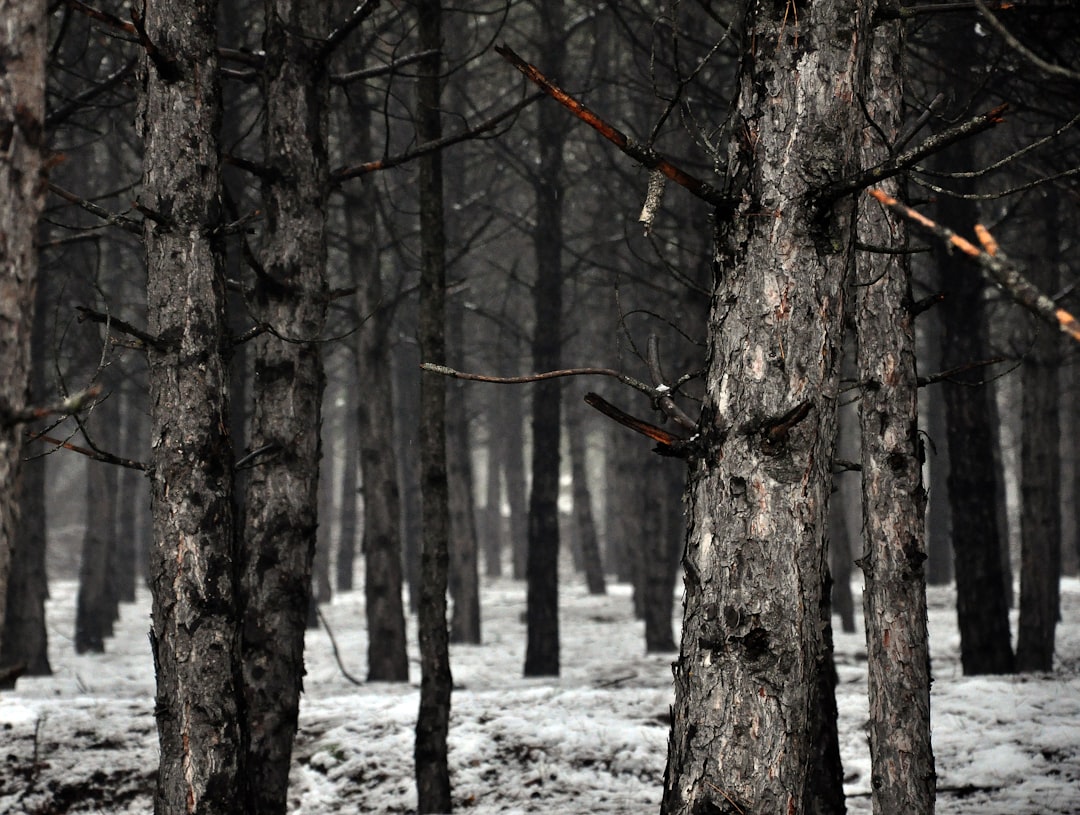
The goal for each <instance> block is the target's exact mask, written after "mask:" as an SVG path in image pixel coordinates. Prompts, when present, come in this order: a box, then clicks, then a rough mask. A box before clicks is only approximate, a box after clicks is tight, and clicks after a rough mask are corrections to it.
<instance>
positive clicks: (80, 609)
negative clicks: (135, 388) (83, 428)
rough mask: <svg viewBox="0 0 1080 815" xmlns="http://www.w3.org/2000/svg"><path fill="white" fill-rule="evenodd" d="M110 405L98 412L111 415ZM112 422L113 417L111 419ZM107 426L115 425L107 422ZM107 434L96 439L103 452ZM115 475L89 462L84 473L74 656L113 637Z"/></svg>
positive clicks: (111, 469)
mask: <svg viewBox="0 0 1080 815" xmlns="http://www.w3.org/2000/svg"><path fill="white" fill-rule="evenodd" d="M111 407H113V405H112V404H109V405H105V404H103V405H99V406H98V408H97V409H98V410H101V411H108V412H110V413H111V412H112V411H111V410H110V408H111ZM110 418H112V417H110ZM105 424H106V425H113V426H115V425H114V422H113V421H107V422H106V423H105ZM103 429H104V428H103ZM110 435H112V434H110V433H103V434H102V437H101V438H99V439H97V441H98V442H99V443H101V444H102V445H104V449H106V450H115V449H116V447H115V445H112V444H110V443H109V440H108V437H109V436H110ZM118 475H119V474H118V472H117V469H116V467H114V466H113V465H111V464H99V463H98V462H91V463H90V464H89V466H88V467H87V473H86V530H85V532H84V534H83V545H82V558H81V561H80V565H79V593H78V597H77V599H76V607H75V653H77V654H85V653H87V652H90V653H96V654H100V653H103V652H104V651H105V640H106V639H108V638H109V637H111V636H112V633H113V619H114V616H113V613H114V611H115V610H116V602H117V601H116V595H115V591H114V588H115V586H114V582H113V573H112V572H113V568H114V567H115V561H116V482H117V476H118Z"/></svg>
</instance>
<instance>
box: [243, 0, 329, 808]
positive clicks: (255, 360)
mask: <svg viewBox="0 0 1080 815" xmlns="http://www.w3.org/2000/svg"><path fill="white" fill-rule="evenodd" d="M264 13H265V21H266V30H265V33H264V35H263V45H264V49H265V52H266V58H265V60H266V61H265V65H264V67H263V92H264V95H265V100H266V111H265V121H264V130H263V150H264V161H265V163H266V164H267V166H268V167H270V168H271V169H272V171H273V172H272V174H270V175H268V177H267V178H266V179H265V181H264V186H263V206H264V207H265V211H266V226H265V232H264V235H263V244H262V249H261V255H260V264H261V268H260V269H259V271H258V273H257V280H256V283H255V287H254V290H253V292H252V295H251V298H250V305H251V309H252V314H253V316H254V318H255V319H256V320H257V321H258V322H259V323H260V324H262V325H263V326H265V327H266V331H265V332H264V333H263V334H261V335H260V336H259V337H257V338H256V340H255V342H254V345H253V347H252V349H251V350H250V354H251V360H252V365H253V368H254V377H253V380H252V389H251V397H252V402H253V405H254V412H253V414H252V418H251V428H250V447H251V449H252V451H253V452H257V451H265V452H263V453H262V454H261V457H260V458H259V459H257V460H256V461H255V462H254V466H252V467H251V468H250V469H249V470H248V471H247V477H246V490H245V496H244V511H245V515H244V528H243V530H242V544H241V550H242V555H241V578H240V579H241V591H242V598H243V625H242V645H243V681H244V701H245V710H244V714H245V715H244V725H245V728H246V736H247V739H248V753H247V760H248V773H249V778H250V784H251V792H250V795H251V804H252V807H253V809H254V811H255V812H258V813H260V815H262V814H263V813H266V814H267V815H269V814H270V813H283V812H285V809H286V796H287V791H288V780H289V766H290V762H291V754H292V744H293V737H294V735H295V733H296V723H297V714H298V709H299V701H300V687H301V677H302V676H303V672H304V662H303V653H304V629H305V626H306V622H307V617H308V612H309V601H310V597H311V594H310V592H311V581H312V563H313V559H314V556H315V547H316V539H317V528H318V511H319V464H320V458H321V455H322V449H321V440H320V425H321V402H322V391H323V384H324V381H323V365H322V357H321V345H320V343H321V341H322V339H323V329H324V326H325V322H326V302H327V297H326V292H327V282H326V195H327V191H328V188H329V185H328V180H327V179H328V170H327V156H326V97H327V88H328V77H327V74H326V71H325V66H324V65H323V62H322V58H321V57H320V56H319V55H318V52H319V48H320V46H321V39H320V38H321V37H322V36H324V35H325V33H326V30H327V28H326V22H325V13H326V9H325V6H324V5H323V4H321V3H318V2H314V1H313V0H267V2H266V4H265V6H264Z"/></svg>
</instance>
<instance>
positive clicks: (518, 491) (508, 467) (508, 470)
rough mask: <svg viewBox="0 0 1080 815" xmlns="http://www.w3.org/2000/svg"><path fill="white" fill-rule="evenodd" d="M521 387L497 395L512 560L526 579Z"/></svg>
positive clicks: (516, 574) (517, 573) (515, 573)
mask: <svg viewBox="0 0 1080 815" xmlns="http://www.w3.org/2000/svg"><path fill="white" fill-rule="evenodd" d="M524 393H525V392H524V389H521V388H500V389H499V391H498V396H497V397H496V398H497V399H498V400H499V404H500V405H501V410H502V415H503V417H504V419H505V422H506V424H505V425H504V426H503V429H504V434H503V436H502V438H501V444H500V448H499V450H500V455H499V460H500V461H501V462H502V468H503V481H504V483H505V485H506V503H507V504H509V505H510V563H511V572H512V574H513V576H514V579H515V580H524V579H525V561H526V556H527V554H528V549H529V500H528V490H527V487H526V482H525V413H526V411H525V395H524Z"/></svg>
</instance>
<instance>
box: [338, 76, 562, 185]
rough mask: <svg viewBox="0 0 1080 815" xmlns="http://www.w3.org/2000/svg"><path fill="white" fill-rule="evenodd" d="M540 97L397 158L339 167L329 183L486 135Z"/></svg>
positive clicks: (529, 98) (394, 164)
mask: <svg viewBox="0 0 1080 815" xmlns="http://www.w3.org/2000/svg"><path fill="white" fill-rule="evenodd" d="M542 97H543V94H542V93H534V94H533V95H532V96H526V97H525V98H524V99H522V100H520V101H519V102H518V103H517V104H515V105H513V106H511V107H509V108H507V109H506V110H504V111H502V112H501V113H498V114H496V115H495V116H492V117H491V118H490V119H487V120H485V121H483V122H481V123H480V124H478V125H476V126H475V127H470V128H468V129H466V130H464V131H462V132H461V133H456V134H454V135H451V136H445V137H443V138H441V139H436V140H435V141H432V142H427V143H426V144H421V145H419V146H417V147H414V148H413V149H412V150H407V151H405V152H404V153H401V154H399V155H397V156H389V157H387V158H383V159H377V160H376V161H368V162H366V163H364V164H358V165H356V166H354V167H341V168H340V169H337V170H334V171H333V172H332V173H330V181H331V183H332V184H334V185H337V184H340V183H341V182H343V181H348V180H349V179H350V178H356V177H358V176H362V175H367V174H368V173H373V172H376V171H378V170H388V169H390V168H391V167H398V166H400V165H402V164H406V163H408V162H410V161H413V160H414V159H418V158H420V157H421V156H426V155H427V154H429V153H434V152H435V151H436V150H442V149H444V148H447V147H451V146H453V145H455V144H459V143H461V142H463V141H468V140H469V139H474V138H476V137H477V136H480V135H483V134H484V133H487V132H488V131H491V130H494V129H495V128H496V127H498V126H499V125H500V124H501V123H502V122H503V121H505V120H506V119H509V118H511V117H512V116H516V115H517V114H518V113H520V112H521V111H522V110H524V109H525V108H526V107H528V106H529V105H531V104H532V103H533V102H535V101H537V100H538V99H540V98H542Z"/></svg>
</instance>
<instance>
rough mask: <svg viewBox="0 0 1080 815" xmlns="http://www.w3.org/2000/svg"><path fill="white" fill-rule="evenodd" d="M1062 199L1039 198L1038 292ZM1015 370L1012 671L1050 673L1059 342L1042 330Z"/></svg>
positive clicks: (1049, 285)
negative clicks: (1017, 443)
mask: <svg viewBox="0 0 1080 815" xmlns="http://www.w3.org/2000/svg"><path fill="white" fill-rule="evenodd" d="M1059 207H1060V199H1059V198H1058V196H1057V195H1055V194H1049V195H1047V196H1046V197H1045V198H1044V200H1043V209H1042V212H1041V215H1042V218H1041V222H1042V224H1043V225H1044V229H1045V231H1046V241H1045V243H1044V248H1043V252H1042V253H1041V254H1040V255H1039V257H1038V258H1036V259H1034V262H1032V263H1031V264H1029V265H1028V269H1029V272H1028V274H1029V277H1030V279H1031V282H1032V283H1034V284H1035V285H1036V286H1038V287H1039V288H1040V289H1041V290H1042V291H1050V292H1054V291H1057V290H1058V286H1059V285H1060V273H1059V268H1060V264H1061V254H1060V253H1061V249H1060V247H1061V234H1060V229H1059V226H1058V223H1059V218H1060V216H1059V214H1058V210H1059ZM1034 330H1035V331H1036V332H1037V333H1036V335H1035V337H1034V339H1033V340H1032V342H1031V344H1030V346H1028V352H1027V354H1026V355H1025V357H1024V361H1023V366H1022V368H1021V376H1022V380H1021V381H1022V389H1023V397H1022V398H1023V402H1022V408H1021V420H1020V424H1021V427H1022V432H1021V472H1020V498H1021V501H1020V504H1021V505H1020V524H1021V534H1022V549H1021V553H1022V554H1021V565H1020V623H1019V628H1018V630H1017V638H1016V667H1017V669H1018V670H1021V671H1051V670H1053V668H1054V632H1055V629H1056V627H1057V621H1058V617H1059V616H1060V586H1059V584H1060V580H1061V503H1060V499H1061V458H1060V455H1059V452H1060V448H1059V445H1058V443H1059V440H1060V434H1059V425H1060V419H1059V415H1058V370H1059V367H1060V365H1061V359H1060V355H1061V340H1060V338H1059V336H1058V333H1057V332H1056V331H1051V330H1050V329H1048V328H1046V327H1044V326H1042V325H1040V326H1038V327H1036V328H1035V329H1034Z"/></svg>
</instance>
